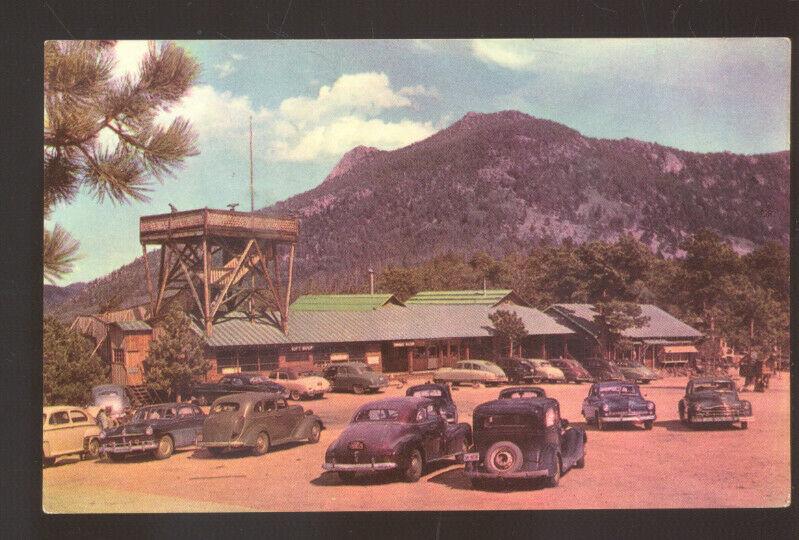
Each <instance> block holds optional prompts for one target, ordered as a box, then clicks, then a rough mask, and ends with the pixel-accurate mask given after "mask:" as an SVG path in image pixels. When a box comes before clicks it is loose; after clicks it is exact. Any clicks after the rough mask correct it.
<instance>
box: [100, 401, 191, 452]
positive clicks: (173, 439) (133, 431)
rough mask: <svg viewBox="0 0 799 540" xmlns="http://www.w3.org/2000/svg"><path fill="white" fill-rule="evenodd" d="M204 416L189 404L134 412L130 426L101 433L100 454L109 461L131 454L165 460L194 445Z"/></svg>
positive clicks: (166, 405)
mask: <svg viewBox="0 0 799 540" xmlns="http://www.w3.org/2000/svg"><path fill="white" fill-rule="evenodd" d="M204 420H205V413H204V412H203V411H202V409H200V407H198V406H197V405H194V404H192V403H161V404H158V405H148V406H146V407H142V408H141V409H139V410H137V411H136V414H134V415H133V418H132V419H131V421H130V423H128V424H125V425H122V426H117V427H115V428H111V429H106V430H103V431H102V432H101V433H100V442H101V444H102V447H101V448H100V451H101V452H102V453H104V454H106V455H107V456H108V459H110V460H111V461H121V460H123V459H125V457H127V456H129V455H134V454H151V455H152V456H154V457H155V458H156V459H166V458H168V457H169V456H171V455H172V453H173V452H174V451H175V449H177V448H185V447H187V446H194V444H195V443H196V441H197V436H198V435H200V433H202V428H203V421H204Z"/></svg>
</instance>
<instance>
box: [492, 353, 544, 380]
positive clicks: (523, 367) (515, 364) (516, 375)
mask: <svg viewBox="0 0 799 540" xmlns="http://www.w3.org/2000/svg"><path fill="white" fill-rule="evenodd" d="M496 364H497V365H498V366H499V367H501V368H502V371H504V372H505V375H507V376H508V381H509V382H512V383H515V384H519V383H521V382H531V381H533V379H534V378H535V377H534V371H535V370H534V369H533V366H532V365H531V364H530V363H529V362H528V361H526V360H525V359H523V358H516V357H504V358H499V359H498V360H497V361H496Z"/></svg>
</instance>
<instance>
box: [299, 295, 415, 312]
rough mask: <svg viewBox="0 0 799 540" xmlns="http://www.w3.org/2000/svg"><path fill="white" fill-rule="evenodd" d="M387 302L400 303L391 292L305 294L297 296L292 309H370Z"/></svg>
mask: <svg viewBox="0 0 799 540" xmlns="http://www.w3.org/2000/svg"><path fill="white" fill-rule="evenodd" d="M388 303H393V304H398V305H399V304H400V302H399V301H398V300H397V299H396V298H394V295H393V294H307V295H305V296H300V297H299V298H297V299H296V300H295V301H294V303H293V304H291V309H292V310H293V311H370V310H372V309H378V308H381V307H383V306H385V305H386V304H388Z"/></svg>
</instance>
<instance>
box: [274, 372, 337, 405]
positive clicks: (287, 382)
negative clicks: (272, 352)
mask: <svg viewBox="0 0 799 540" xmlns="http://www.w3.org/2000/svg"><path fill="white" fill-rule="evenodd" d="M268 379H269V380H270V381H272V382H275V383H278V384H280V385H282V386H285V387H286V388H287V389H288V391H289V398H290V399H293V400H294V401H299V400H300V399H302V398H309V399H312V398H318V397H322V395H323V394H324V393H325V392H327V391H328V390H330V383H329V382H328V381H327V379H325V378H324V377H319V376H316V375H310V376H305V375H298V374H297V373H296V372H294V371H292V370H290V369H278V370H275V371H272V372H271V373H269V377H268Z"/></svg>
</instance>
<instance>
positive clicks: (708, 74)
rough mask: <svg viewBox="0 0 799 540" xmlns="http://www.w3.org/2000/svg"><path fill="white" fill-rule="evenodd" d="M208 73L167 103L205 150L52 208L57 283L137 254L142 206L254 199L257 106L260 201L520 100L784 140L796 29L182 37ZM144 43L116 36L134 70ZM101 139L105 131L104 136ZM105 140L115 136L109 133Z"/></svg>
mask: <svg viewBox="0 0 799 540" xmlns="http://www.w3.org/2000/svg"><path fill="white" fill-rule="evenodd" d="M179 44H180V45H181V46H183V47H185V48H186V49H188V50H189V51H190V52H191V53H192V55H193V56H194V57H195V58H196V59H197V60H198V61H199V62H200V64H201V66H202V73H201V75H200V78H199V80H198V81H197V83H196V85H195V86H194V87H193V88H192V89H191V91H190V93H189V95H187V96H186V97H185V98H184V99H183V101H182V102H181V103H180V104H179V105H178V106H177V107H175V108H173V109H172V110H171V111H167V112H164V114H163V117H164V120H165V121H167V120H169V119H171V118H173V117H174V116H176V115H180V116H184V117H187V118H188V119H189V120H191V122H192V124H193V125H194V128H195V130H196V131H197V133H198V137H199V139H198V146H199V150H200V155H198V156H195V157H192V158H189V159H188V160H187V162H186V166H185V167H184V168H183V169H182V170H180V171H179V172H178V173H177V174H176V175H175V177H173V178H167V179H166V181H165V182H164V184H158V183H154V184H153V186H152V189H153V191H152V192H151V194H150V199H151V200H150V201H149V202H148V203H132V204H129V205H114V204H112V203H110V202H108V201H106V202H104V203H102V204H100V203H98V202H97V201H95V200H94V199H92V198H91V197H90V196H89V195H88V194H87V193H81V194H80V195H79V196H78V198H77V199H76V200H75V201H74V202H72V203H71V204H70V205H62V206H59V207H57V208H56V209H55V212H54V213H53V216H52V219H51V220H50V221H48V222H47V225H52V223H59V224H61V225H62V226H63V227H65V228H66V229H67V230H68V231H69V232H70V233H71V234H72V235H73V236H74V237H75V238H76V239H77V240H78V241H80V243H81V258H80V260H79V261H78V262H77V263H76V264H75V269H74V271H73V272H72V273H71V274H69V275H68V276H67V277H66V278H65V279H64V280H63V281H62V282H61V283H60V284H62V285H66V284H68V283H73V282H77V281H89V280H91V279H94V278H96V277H100V276H102V275H104V274H106V273H108V272H110V271H112V270H114V269H116V268H118V267H119V266H121V265H123V264H126V263H128V262H130V261H131V260H132V259H134V258H135V257H137V256H139V255H141V247H140V245H139V243H138V219H139V216H141V215H146V214H154V213H162V212H166V211H168V203H170V202H171V203H173V204H174V205H175V206H177V207H178V208H179V209H190V208H197V207H204V206H208V207H212V208H224V206H225V205H226V204H228V203H230V202H239V203H241V209H245V210H246V209H248V206H249V192H248V158H247V152H248V146H247V145H248V143H247V130H248V127H247V126H248V118H249V117H250V116H252V118H253V130H254V133H255V135H254V140H255V160H254V164H255V203H256V207H263V206H266V205H268V204H271V203H274V202H275V201H278V200H281V199H285V198H286V197H289V196H291V195H293V194H296V193H300V192H303V191H306V190H308V189H311V188H313V187H314V186H316V185H318V184H319V183H320V182H321V181H322V180H323V179H324V177H325V176H326V175H327V173H328V172H329V171H330V169H331V168H332V167H333V166H334V165H335V163H336V162H337V161H338V159H339V158H340V157H341V155H342V154H343V153H345V152H346V151H347V150H349V149H350V148H352V147H354V146H357V145H359V144H365V145H369V146H375V147H378V148H381V149H386V150H389V149H395V148H400V147H402V146H406V145H407V144H410V143H412V142H415V141H417V140H421V139H423V138H425V137H427V136H429V135H431V134H432V133H434V132H435V131H438V130H439V129H442V128H444V127H446V126H448V125H450V124H451V123H453V122H455V121H457V120H458V119H459V118H460V117H462V116H463V115H464V114H466V113H467V112H469V111H477V112H494V111H499V110H504V109H516V110H520V111H522V112H525V113H528V114H531V115H533V116H536V117H539V118H546V119H549V120H554V121H556V122H560V123H563V124H566V125H568V126H569V127H572V128H574V129H577V130H578V131H580V132H581V133H583V134H584V135H587V136H592V137H604V138H623V137H631V138H635V139H641V140H645V141H652V142H657V143H660V144H664V145H667V146H674V147H677V148H681V149H685V150H693V151H699V152H711V151H725V150H726V151H730V152H736V153H745V154H752V153H762V152H772V151H778V150H786V149H788V148H789V144H790V141H789V135H790V133H789V132H790V123H789V102H790V42H789V41H788V40H787V39H780V38H774V39H771V38H768V39H760V38H758V39H744V38H724V39H673V40H667V39H637V40H635V39H630V40H627V39H624V40H622V39H606V40H584V39H570V40H566V39H560V40H403V41H395V40H376V41H348V40H341V41H186V42H179ZM146 46H147V45H146V42H125V41H123V42H119V43H118V44H117V46H116V53H117V67H116V70H117V71H116V72H117V73H118V74H119V75H122V74H125V73H130V74H132V75H134V76H135V74H136V72H137V68H138V64H139V60H140V58H141V56H142V54H143V53H144V51H145V50H146ZM101 139H102V138H101ZM102 142H103V144H113V143H114V141H112V140H110V139H109V140H103V141H102Z"/></svg>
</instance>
